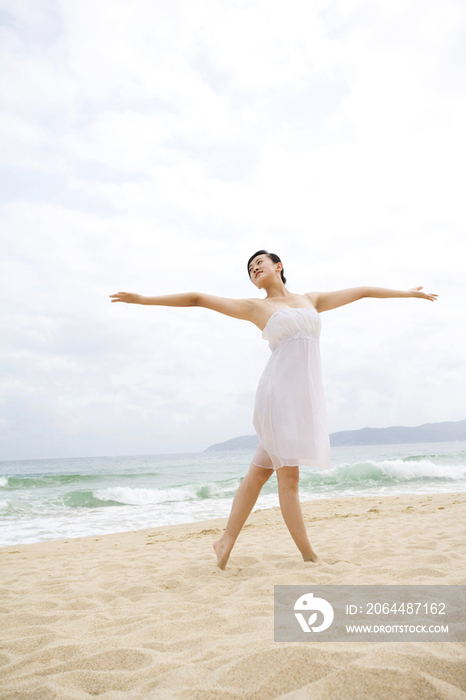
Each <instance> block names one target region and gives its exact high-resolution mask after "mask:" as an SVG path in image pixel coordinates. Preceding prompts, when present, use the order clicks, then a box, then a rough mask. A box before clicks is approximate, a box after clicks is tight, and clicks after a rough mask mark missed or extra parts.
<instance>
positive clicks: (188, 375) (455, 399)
mask: <svg viewBox="0 0 466 700" xmlns="http://www.w3.org/2000/svg"><path fill="white" fill-rule="evenodd" d="M0 6H1V8H2V10H1V12H0V23H1V35H0V55H1V66H2V68H1V77H0V95H1V99H2V109H1V116H0V139H1V152H2V165H1V188H0V195H1V209H0V226H1V239H2V254H1V269H0V289H1V300H0V302H1V313H2V317H3V318H2V328H3V330H2V333H1V340H0V342H1V357H2V360H1V397H0V428H1V437H0V459H23V458H49V457H75V456H76V457H79V456H92V455H125V454H128V455H129V454H151V453H152V454H154V453H163V452H187V451H199V450H203V449H205V448H206V447H208V446H209V445H210V444H212V443H215V442H221V441H223V440H227V439H230V438H232V437H235V436H238V435H247V434H252V433H253V427H252V412H253V404H254V393H255V388H256V385H257V382H258V379H259V377H260V374H261V372H262V369H263V367H264V365H265V363H266V361H267V359H268V357H269V354H270V351H269V349H268V346H267V344H266V343H265V342H264V340H262V338H261V334H260V331H259V330H258V329H257V328H256V327H255V326H253V325H252V324H249V323H246V322H244V321H238V320H235V319H230V318H228V317H223V316H220V315H219V314H215V313H214V312H212V311H208V310H205V309H191V308H183V309H173V308H162V307H136V306H129V305H128V306H127V305H123V304H110V301H109V294H112V293H114V292H117V291H120V290H124V291H135V292H140V293H143V294H168V293H173V292H182V291H204V292H208V293H212V294H217V295H222V296H232V297H238V298H239V297H251V296H260V295H261V293H260V292H258V291H257V290H256V289H255V287H253V285H252V284H251V283H250V282H249V279H248V276H247V273H246V262H247V260H248V258H249V256H250V255H251V254H252V253H253V252H254V251H256V250H258V249H259V248H263V247H265V248H267V249H268V250H270V251H272V252H276V253H277V254H278V255H280V257H281V258H282V260H283V262H284V267H285V274H286V276H287V278H288V288H289V289H290V290H291V291H293V292H298V293H304V292H309V291H318V290H332V289H340V288H345V287H354V286H360V285H374V286H383V287H391V288H398V289H408V288H410V287H412V286H415V285H419V284H422V285H424V288H425V290H426V291H428V292H435V293H438V294H439V300H438V302H436V303H430V302H427V301H420V300H416V299H393V300H374V299H368V300H362V301H359V302H357V303H355V304H352V305H350V306H347V307H343V308H341V309H338V310H334V311H330V312H327V313H325V314H322V322H323V331H322V340H321V348H322V358H323V366H324V380H325V387H326V395H327V406H328V413H329V425H330V430H331V432H334V431H338V430H348V429H358V428H362V427H365V426H372V427H384V426H388V425H419V424H421V423H425V422H436V421H446V420H461V419H464V418H466V408H465V396H466V379H465V371H464V370H465V364H466V362H465V347H466V337H465V335H466V334H465V320H464V319H465V313H464V305H465V283H464V281H465V272H464V269H465V252H466V236H465V230H466V211H465V192H466V181H465V180H466V175H465V172H466V171H465V162H466V137H465V124H466V5H465V3H464V2H463V1H460V0H458V1H455V0H442V2H439V1H430V0H403V1H401V0H390V2H387V0H370V1H366V2H362V1H360V0H335V1H334V2H325V1H324V0H288V1H287V2H286V3H285V2H281V3H278V2H277V3H271V2H270V1H269V0H225V1H222V0H212V1H210V0H195V1H194V2H192V0H186V1H183V0H170V2H168V1H166V2H162V1H156V2H154V0H147V1H145V0H135V1H134V2H127V1H125V0H111V1H110V0H80V1H79V2H75V1H73V0H23V1H22V2H17V1H15V0H2V2H1V5H0Z"/></svg>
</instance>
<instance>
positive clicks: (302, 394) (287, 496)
mask: <svg viewBox="0 0 466 700" xmlns="http://www.w3.org/2000/svg"><path fill="white" fill-rule="evenodd" d="M248 273H249V277H250V279H251V281H252V283H253V284H254V285H255V286H256V287H257V288H258V289H264V290H265V292H266V297H265V299H256V298H254V299H227V298H223V297H215V296H211V295H209V294H202V293H197V292H190V293H186V294H170V295H167V296H157V297H144V296H141V295H140V294H131V293H128V292H118V294H112V295H111V299H112V302H126V303H127V304H153V305H156V306H202V307H204V308H207V309H212V310H213V311H218V312H219V313H221V314H226V315H227V316H233V317H234V318H239V319H243V320H245V321H250V322H251V323H254V324H255V325H256V326H257V327H258V328H259V329H260V330H261V331H262V337H263V338H264V339H265V340H267V341H268V342H269V346H270V349H271V351H272V356H271V358H270V359H269V362H268V363H267V366H266V368H265V370H264V373H263V375H262V377H261V379H260V382H259V386H258V389H257V393H256V403H255V409H254V427H255V429H256V431H257V434H258V436H259V440H260V442H259V447H258V449H257V452H256V454H255V455H254V457H253V460H252V463H251V466H250V469H249V471H248V473H247V474H246V476H245V478H244V479H243V481H242V482H241V484H240V486H239V488H238V491H237V492H236V495H235V497H234V499H233V505H232V509H231V513H230V517H229V518H228V522H227V526H226V528H225V531H224V533H223V534H222V536H221V537H220V538H219V539H218V540H216V542H214V549H215V553H216V555H217V563H218V566H219V567H220V568H221V569H224V568H225V566H226V563H227V561H228V559H229V556H230V553H231V550H232V549H233V545H234V543H235V541H236V538H237V537H238V535H239V533H240V532H241V529H242V527H243V525H244V523H245V522H246V519H247V518H248V516H249V514H250V512H251V510H252V509H253V507H254V504H255V503H256V501H257V498H258V496H259V493H260V491H261V489H262V487H263V485H264V484H265V482H266V481H267V480H268V479H269V478H270V476H271V475H272V473H273V472H274V471H276V473H277V481H278V495H279V501H280V509H281V512H282V515H283V519H284V521H285V523H286V525H287V527H288V530H289V531H290V534H291V536H292V538H293V540H294V541H295V543H296V545H297V547H298V549H299V551H300V552H301V554H302V556H303V559H304V561H312V562H316V561H318V558H317V555H316V553H315V552H314V550H313V549H312V547H311V543H310V542H309V539H308V536H307V532H306V528H305V525H304V520H303V515H302V511H301V505H300V502H299V493H298V483H299V467H300V465H310V466H314V467H329V466H330V460H329V438H328V431H327V421H326V411H325V402H324V393H323V386H322V373H321V366H320V355H319V336H320V317H319V314H320V313H321V312H322V311H329V310H330V309H336V308H337V307H339V306H343V305H344V304H350V303H351V302H353V301H357V300H358V299H363V298H364V297H375V298H378V299H389V298H393V297H404V298H406V297H416V298H418V299H427V300H429V301H435V300H436V298H437V295H436V294H425V293H424V292H422V291H421V290H422V287H414V288H413V289H410V290H408V291H397V290H393V289H382V288H380V287H355V288H353V289H342V290H340V291H336V292H309V293H308V294H294V293H293V292H290V291H289V290H288V289H287V288H286V286H285V283H286V279H285V277H284V274H283V264H282V262H281V260H280V258H279V257H278V255H275V254H274V253H268V252H267V251H266V250H259V251H258V252H257V253H254V255H252V256H251V257H250V259H249V261H248Z"/></svg>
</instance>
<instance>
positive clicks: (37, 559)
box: [0, 493, 466, 700]
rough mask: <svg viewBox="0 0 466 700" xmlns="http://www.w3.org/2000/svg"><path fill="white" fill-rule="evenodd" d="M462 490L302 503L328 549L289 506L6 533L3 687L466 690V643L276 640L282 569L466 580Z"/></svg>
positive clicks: (53, 693) (428, 693)
mask: <svg viewBox="0 0 466 700" xmlns="http://www.w3.org/2000/svg"><path fill="white" fill-rule="evenodd" d="M465 505H466V494H464V493H459V494H432V495H423V496H414V495H409V496H391V497H386V498H382V497H369V498H359V497H358V498H341V499H335V500H321V501H311V502H307V503H304V504H303V512H304V516H305V519H306V523H307V526H308V531H309V534H310V539H311V542H312V543H313V545H314V546H315V549H316V550H317V552H318V553H319V555H320V556H321V558H322V563H321V564H309V563H304V562H302V561H300V555H299V552H298V550H297V549H296V547H295V545H294V543H293V542H292V540H291V538H290V536H289V534H288V531H287V530H286V527H285V525H284V523H283V521H282V519H281V515H280V512H279V510H277V509H271V510H262V511H256V512H255V513H253V514H252V515H251V517H250V518H249V520H248V523H247V524H246V526H245V529H244V530H243V532H242V534H241V535H240V538H239V540H238V542H237V544H236V546H235V548H234V550H233V553H232V557H231V559H230V561H229V564H228V566H227V569H226V570H225V571H220V570H219V569H218V568H217V567H216V563H215V556H214V552H213V549H212V541H213V539H214V538H215V537H216V536H218V535H219V534H220V533H221V531H222V528H223V526H224V524H225V522H226V521H225V519H221V520H210V521H205V522H202V523H193V524H189V525H177V526H171V527H164V528H153V529H146V530H138V531H135V532H126V533H121V534H116V535H106V536H100V537H90V538H82V539H70V540H61V541H55V542H47V543H41V544H32V545H22V546H15V547H4V548H2V549H0V557H1V565H2V566H1V568H2V576H1V584H0V586H1V603H0V605H1V611H2V632H1V640H2V644H1V653H0V664H1V679H2V681H1V683H2V686H1V691H0V696H1V698H2V700H22V699H23V698H24V699H26V698H27V699H28V700H52V699H57V700H68V699H69V700H85V699H88V698H95V697H96V696H99V697H100V698H106V699H108V700H122V699H123V698H130V699H131V700H133V699H134V700H140V699H141V700H143V699H144V700H149V699H151V698H157V699H159V698H160V699H163V700H172V699H175V700H176V699H178V698H179V699H183V700H188V699H190V700H191V699H193V700H214V699H216V698H219V699H221V700H234V699H236V698H247V699H251V700H255V699H257V700H269V699H271V698H280V699H281V700H285V699H286V700H310V699H311V698H312V699H313V700H324V699H327V698H328V699H332V700H333V699H336V698H342V699H345V700H350V699H352V698H355V699H356V698H358V699H365V698H377V699H379V700H380V699H382V700H383V699H385V698H387V700H388V699H390V700H393V698H403V699H409V698H419V699H421V698H422V699H427V698H428V699H431V698H432V699H434V698H442V699H445V700H459V699H460V698H466V644H459V643H433V642H430V643H396V644H393V643H392V644H389V643H351V644H349V643H346V644H345V643H313V644H283V643H282V644H279V643H275V642H274V641H273V622H274V621H273V587H274V585H275V584H307V583H313V584H333V585H336V584H382V585H383V584H437V585H439V584H441V585H447V584H461V585H464V584H465V583H466V546H465V542H466V532H465V529H466V528H465V520H466V519H465Z"/></svg>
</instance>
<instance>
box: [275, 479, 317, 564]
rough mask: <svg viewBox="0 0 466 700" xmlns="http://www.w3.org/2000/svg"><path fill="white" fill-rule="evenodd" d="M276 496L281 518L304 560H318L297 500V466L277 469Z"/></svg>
mask: <svg viewBox="0 0 466 700" xmlns="http://www.w3.org/2000/svg"><path fill="white" fill-rule="evenodd" d="M277 480H278V498H279V501H280V509H281V511H282V515H283V520H284V521H285V523H286V526H287V528H288V530H289V531H290V535H291V537H292V538H293V539H294V541H295V543H296V546H297V547H298V549H299V551H300V552H301V554H302V555H303V559H304V561H319V558H318V556H317V554H316V553H315V552H314V550H313V549H312V547H311V543H310V542H309V538H308V536H307V532H306V526H305V524H304V518H303V512H302V510H301V504H300V502H299V467H280V469H277Z"/></svg>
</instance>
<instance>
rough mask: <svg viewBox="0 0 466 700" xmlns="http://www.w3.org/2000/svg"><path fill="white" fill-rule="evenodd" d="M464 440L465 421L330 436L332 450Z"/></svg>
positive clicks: (251, 441) (251, 439) (239, 444)
mask: <svg viewBox="0 0 466 700" xmlns="http://www.w3.org/2000/svg"><path fill="white" fill-rule="evenodd" d="M457 440H466V420H459V421H455V422H453V421H448V422H446V423H424V424H423V425H418V426H416V427H415V428H407V427H403V426H394V427H392V428H361V430H343V431H342V432H340V433H331V434H330V444H331V445H332V447H342V446H344V445H402V444H403V443H409V442H455V441H457ZM258 444H259V439H258V437H257V435H242V436H241V437H236V438H232V439H231V440H227V441H226V442H219V443H217V444H216V445H211V446H210V447H208V448H207V450H206V452H210V451H213V452H223V451H225V450H252V449H255V448H256V447H257V446H258Z"/></svg>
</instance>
